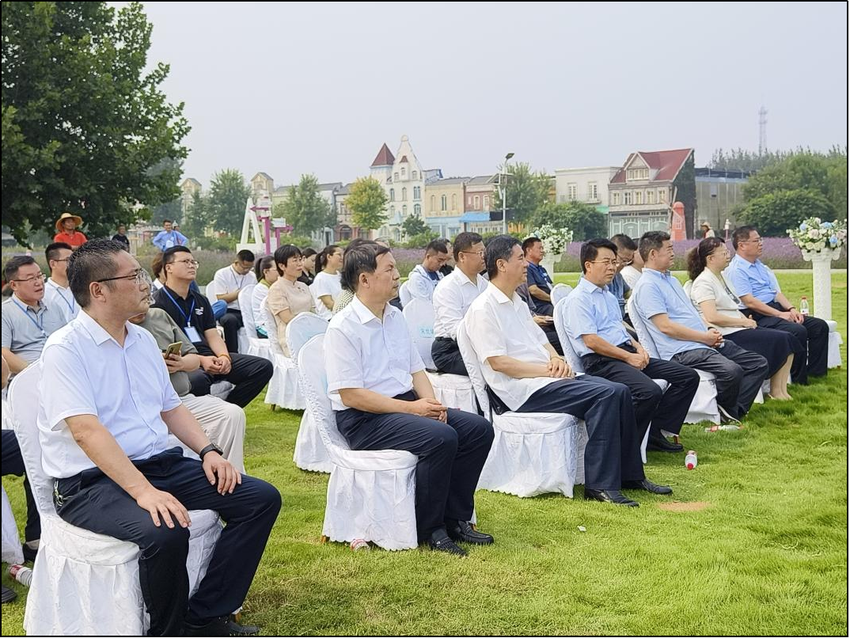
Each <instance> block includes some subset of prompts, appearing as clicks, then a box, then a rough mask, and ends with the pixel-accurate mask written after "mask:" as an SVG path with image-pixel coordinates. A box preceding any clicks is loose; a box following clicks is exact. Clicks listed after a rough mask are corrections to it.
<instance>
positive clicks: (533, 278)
mask: <svg viewBox="0 0 850 638" xmlns="http://www.w3.org/2000/svg"><path fill="white" fill-rule="evenodd" d="M522 252H523V254H524V255H525V259H526V261H527V262H528V270H527V271H526V276H527V279H528V292H529V293H531V296H532V297H534V305H535V306H536V307H537V313H538V314H540V315H544V316H546V317H552V316H554V315H555V308H554V306H553V305H552V297H551V296H550V295H551V294H552V278H551V277H550V276H549V273H548V272H546V269H545V268H544V267H543V265H542V264H541V263H540V262H541V261H542V260H543V257H544V255H546V249H545V248H543V242H542V241H540V239H538V238H537V237H529V238H528V239H526V240H525V241H524V242H522Z"/></svg>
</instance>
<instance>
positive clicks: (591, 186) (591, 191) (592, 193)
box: [587, 182, 599, 202]
mask: <svg viewBox="0 0 850 638" xmlns="http://www.w3.org/2000/svg"><path fill="white" fill-rule="evenodd" d="M587 199H588V201H591V202H595V201H596V200H598V199H599V190H598V188H597V186H596V182H588V184H587Z"/></svg>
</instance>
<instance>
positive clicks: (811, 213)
mask: <svg viewBox="0 0 850 638" xmlns="http://www.w3.org/2000/svg"><path fill="white" fill-rule="evenodd" d="M834 216H835V208H834V207H833V205H832V204H831V203H830V202H829V200H828V199H827V198H826V197H824V196H823V195H822V194H821V193H818V192H817V191H812V190H804V189H798V190H782V191H777V192H773V193H767V194H765V195H761V196H759V197H756V198H754V199H751V200H750V201H749V202H747V204H746V205H745V206H744V208H743V209H742V210H741V212H740V214H739V216H738V219H740V220H742V221H743V222H744V223H745V224H751V225H753V226H755V227H757V228H758V229H759V233H760V234H761V235H764V236H766V237H785V236H786V233H785V231H786V230H788V229H789V228H794V227H795V226H797V224H799V223H800V222H801V221H802V220H803V219H805V218H806V217H820V218H821V219H824V220H827V219H828V220H831V219H833V217H834Z"/></svg>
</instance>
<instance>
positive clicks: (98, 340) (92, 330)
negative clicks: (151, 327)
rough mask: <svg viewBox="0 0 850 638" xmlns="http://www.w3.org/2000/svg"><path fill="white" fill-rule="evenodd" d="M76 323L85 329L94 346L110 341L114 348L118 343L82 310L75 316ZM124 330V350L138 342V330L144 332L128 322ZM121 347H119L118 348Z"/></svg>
mask: <svg viewBox="0 0 850 638" xmlns="http://www.w3.org/2000/svg"><path fill="white" fill-rule="evenodd" d="M77 321H79V322H80V323H81V324H82V326H83V328H85V329H86V332H88V333H89V335H91V338H92V339H93V340H94V343H95V345H98V346H101V345H103V344H104V343H106V342H107V341H112V343H114V344H115V345H116V346H118V342H117V341H115V339H113V338H112V335H110V334H109V333H108V332H107V331H106V329H105V328H104V327H103V326H101V325H100V324H99V323H98V322H97V321H95V320H94V319H92V317H91V316H90V315H89V314H88V313H87V312H86V311H85V310H84V309H83V310H81V311H80V314H78V315H77ZM124 329H125V330H126V331H127V337H126V338H125V339H124V349H127V348H129V347H130V346H131V345H132V344H133V343H135V342H136V341H138V340H139V337H140V335H141V333H140V332H138V331H139V330H144V328H139V327H138V326H134V325H133V324H131V323H130V322H125V324H124ZM118 347H121V346H118Z"/></svg>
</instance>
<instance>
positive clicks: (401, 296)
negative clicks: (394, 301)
mask: <svg viewBox="0 0 850 638" xmlns="http://www.w3.org/2000/svg"><path fill="white" fill-rule="evenodd" d="M411 299H413V295H412V294H411V293H410V282H408V281H405V282H404V283H402V284H401V286H399V288H398V300H399V301H400V302H401V307H402V308H404V307H405V306H406V305H407V304H409V303H410V300H411Z"/></svg>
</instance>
